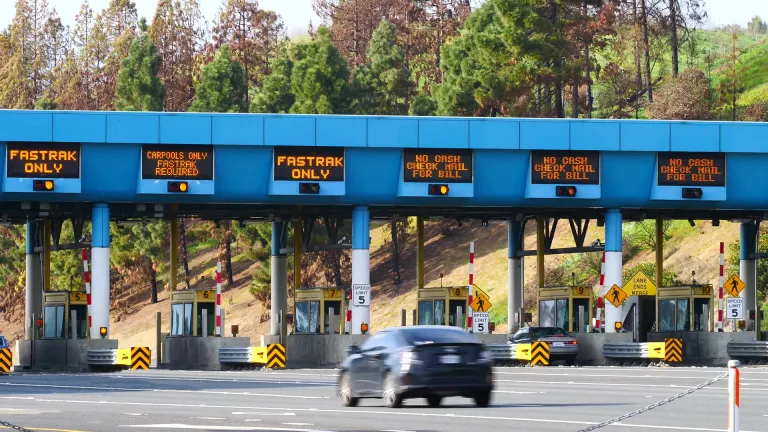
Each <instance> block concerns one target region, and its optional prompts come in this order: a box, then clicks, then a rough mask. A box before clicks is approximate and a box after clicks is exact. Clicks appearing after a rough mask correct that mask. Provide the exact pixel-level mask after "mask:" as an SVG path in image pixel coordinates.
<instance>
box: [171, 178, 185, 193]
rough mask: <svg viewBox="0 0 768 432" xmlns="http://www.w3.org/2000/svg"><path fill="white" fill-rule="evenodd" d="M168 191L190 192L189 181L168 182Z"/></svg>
mask: <svg viewBox="0 0 768 432" xmlns="http://www.w3.org/2000/svg"><path fill="white" fill-rule="evenodd" d="M168 192H181V193H186V192H189V183H187V182H182V181H172V182H168Z"/></svg>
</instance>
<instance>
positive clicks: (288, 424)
mask: <svg viewBox="0 0 768 432" xmlns="http://www.w3.org/2000/svg"><path fill="white" fill-rule="evenodd" d="M283 424H284V425H286V426H314V424H312V423H283Z"/></svg>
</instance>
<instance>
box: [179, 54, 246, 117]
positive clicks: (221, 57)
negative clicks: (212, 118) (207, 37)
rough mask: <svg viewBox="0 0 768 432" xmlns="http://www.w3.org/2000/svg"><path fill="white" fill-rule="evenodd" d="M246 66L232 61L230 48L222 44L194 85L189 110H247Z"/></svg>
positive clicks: (231, 111) (230, 111)
mask: <svg viewBox="0 0 768 432" xmlns="http://www.w3.org/2000/svg"><path fill="white" fill-rule="evenodd" d="M247 92H248V89H247V85H246V82H245V74H244V72H243V66H242V65H241V64H240V62H239V61H237V60H232V58H231V57H230V55H229V47H228V46H227V45H222V47H221V49H220V50H219V52H218V53H217V54H216V58H215V59H214V60H213V62H211V63H209V64H207V65H205V66H204V67H203V70H202V77H201V78H200V81H199V82H198V83H197V86H196V87H195V100H194V102H192V106H190V108H189V110H190V111H197V112H229V113H233V112H247V111H248V105H247V103H246V93H247Z"/></svg>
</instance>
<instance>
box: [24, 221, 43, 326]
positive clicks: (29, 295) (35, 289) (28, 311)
mask: <svg viewBox="0 0 768 432" xmlns="http://www.w3.org/2000/svg"><path fill="white" fill-rule="evenodd" d="M36 235H37V222H35V221H33V220H27V239H26V240H27V262H26V264H27V270H26V293H25V294H26V304H25V308H24V339H27V340H29V339H32V336H33V334H34V331H35V328H36V325H35V320H38V319H42V318H43V285H42V282H43V278H42V261H41V260H40V252H35V244H36V241H35V236H36Z"/></svg>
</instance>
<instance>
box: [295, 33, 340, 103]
mask: <svg viewBox="0 0 768 432" xmlns="http://www.w3.org/2000/svg"><path fill="white" fill-rule="evenodd" d="M292 54H293V58H294V64H293V71H292V73H291V90H292V92H293V94H294V96H295V97H296V101H295V102H294V104H293V106H292V107H291V113H295V114H344V113H346V112H348V111H349V105H350V104H349V100H350V89H349V85H348V80H349V70H348V69H347V62H346V61H345V60H344V58H343V57H342V56H341V54H339V50H337V49H336V47H335V46H334V45H333V43H332V42H331V39H330V37H329V35H328V29H327V28H326V27H320V28H319V29H318V31H317V39H315V40H314V41H312V42H309V43H302V44H298V45H295V46H294V47H293V49H292Z"/></svg>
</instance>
